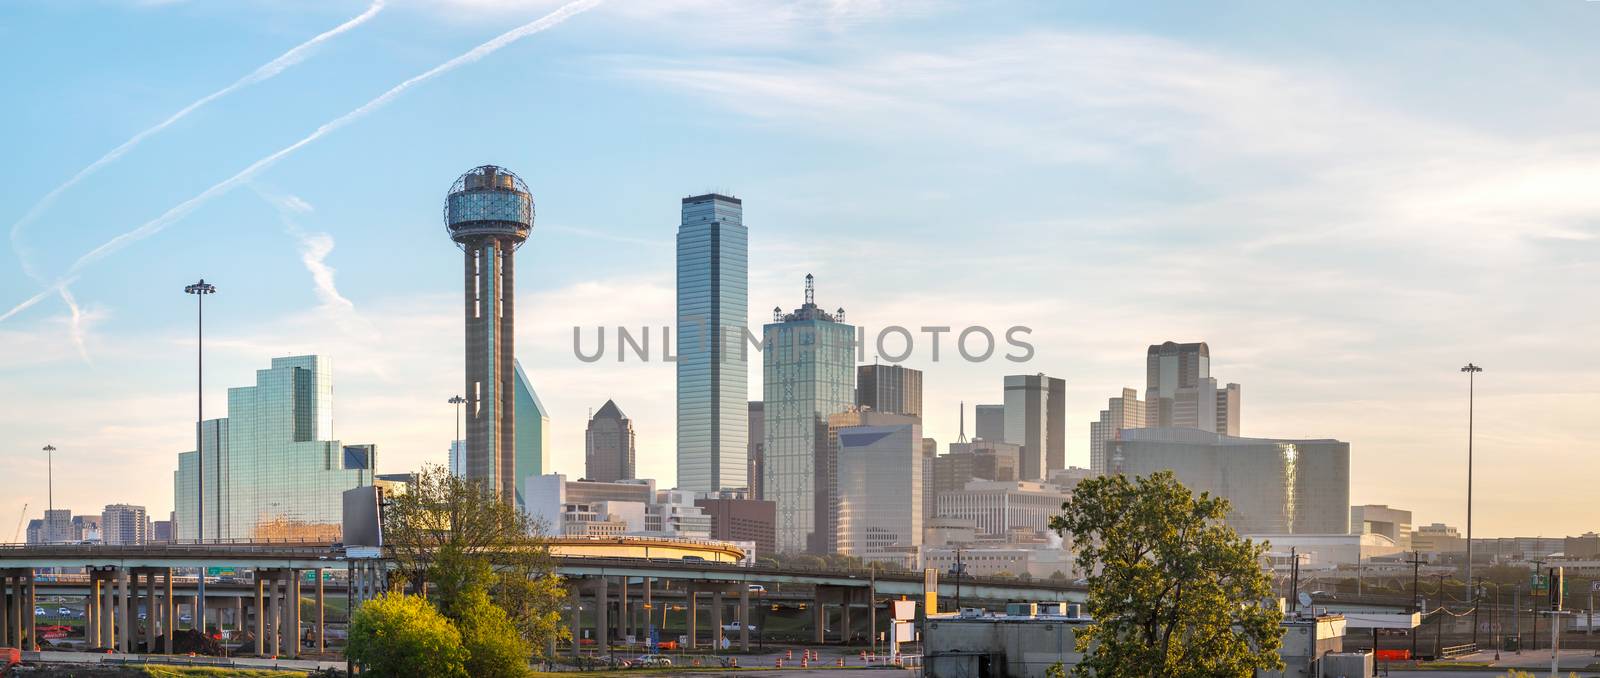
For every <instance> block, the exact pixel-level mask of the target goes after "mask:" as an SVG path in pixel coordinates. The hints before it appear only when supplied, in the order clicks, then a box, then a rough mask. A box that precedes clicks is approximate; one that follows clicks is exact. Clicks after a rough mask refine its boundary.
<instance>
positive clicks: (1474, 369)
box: [1461, 363, 1483, 640]
mask: <svg viewBox="0 0 1600 678" xmlns="http://www.w3.org/2000/svg"><path fill="white" fill-rule="evenodd" d="M1461 371H1462V372H1466V373H1467V583H1468V584H1470V583H1472V417H1473V409H1474V405H1475V403H1474V399H1475V397H1476V393H1475V391H1476V388H1477V384H1476V381H1477V379H1476V377H1477V376H1478V373H1479V372H1482V371H1483V368H1482V367H1478V366H1477V365H1474V364H1472V363H1467V365H1466V367H1463V368H1461ZM1472 604H1473V605H1477V604H1478V597H1477V592H1476V591H1474V592H1473V597H1472ZM1473 639H1474V640H1476V639H1477V627H1473Z"/></svg>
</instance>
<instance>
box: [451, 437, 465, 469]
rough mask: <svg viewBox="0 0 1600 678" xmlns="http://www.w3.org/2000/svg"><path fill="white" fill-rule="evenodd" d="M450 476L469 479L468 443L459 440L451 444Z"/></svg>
mask: <svg viewBox="0 0 1600 678" xmlns="http://www.w3.org/2000/svg"><path fill="white" fill-rule="evenodd" d="M449 454H450V475H453V476H455V477H457V478H465V477H467V441H465V440H457V441H455V442H452V443H450V452H449Z"/></svg>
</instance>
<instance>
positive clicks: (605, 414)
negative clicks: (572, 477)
mask: <svg viewBox="0 0 1600 678" xmlns="http://www.w3.org/2000/svg"><path fill="white" fill-rule="evenodd" d="M583 438H584V446H583V449H584V457H583V458H584V464H583V469H584V472H583V476H584V478H585V479H587V480H592V481H595V482H600V483H610V482H616V481H618V480H630V479H632V478H633V477H634V472H633V468H634V433H633V421H632V420H630V419H628V416H627V415H625V414H623V413H622V410H621V409H618V408H617V403H616V402H614V401H611V400H607V401H606V404H604V405H601V406H600V411H599V412H595V413H594V416H593V417H590V418H589V428H588V430H586V431H585V432H584V436H583Z"/></svg>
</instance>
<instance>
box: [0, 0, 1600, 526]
mask: <svg viewBox="0 0 1600 678" xmlns="http://www.w3.org/2000/svg"><path fill="white" fill-rule="evenodd" d="M1597 26H1600V3H1596V2H1580V1H1566V2H1563V1H1551V2H1539V3H1523V4H1505V3H1490V2H1415V3H1405V4H1399V5H1396V4H1393V3H1380V2H1352V3H1338V4H1331V5H1303V4H1293V3H1289V4H1285V3H1233V2H1212V3H1183V2H1173V3H1136V4H1129V3H1120V2H1072V3H1061V2H1037V3H1010V2H998V1H996V2H979V3H961V2H953V1H939V0H929V1H915V0H814V1H807V0H790V1H779V0H683V1H681V2H665V1H655V0H649V1H637V0H636V1H631V2H625V1H604V2H601V1H596V0H580V2H576V3H572V4H566V5H564V4H563V3H560V2H555V1H548V0H521V1H519V0H499V1H491V0H442V1H436V2H423V1H421V0H388V1H387V2H370V1H369V0H350V1H343V0H340V1H334V0H319V1H317V2H311V1H309V0H306V1H301V0H288V1H284V2H264V1H250V0H245V1H239V2H221V1H217V2H211V1H208V2H198V1H191V2H184V1H181V0H172V1H160V0H139V1H135V0H83V1H75V2H54V1H46V0H20V1H17V2H8V3H4V4H3V5H0V60H3V62H4V63H6V64H8V66H7V68H5V71H6V75H5V78H4V84H5V89H6V92H7V97H6V105H5V106H3V107H0V158H3V160H0V226H5V227H6V228H7V234H8V236H9V240H8V243H7V244H8V245H9V250H8V251H5V252H0V314H3V315H0V318H3V319H0V385H3V388H0V404H3V406H0V454H4V455H5V456H4V458H3V459H0V518H3V519H4V520H5V521H6V522H0V525H8V526H9V525H11V524H12V523H10V522H9V521H11V520H12V519H13V518H15V517H18V516H20V515H21V513H20V512H21V511H22V510H23V508H22V507H23V505H24V504H25V503H26V504H27V505H28V509H27V516H28V517H37V516H39V515H40V514H41V509H42V508H43V507H44V505H45V504H46V502H47V501H48V499H47V497H46V494H47V491H46V487H47V483H46V474H47V469H46V458H45V454H44V453H43V452H41V451H40V449H41V448H42V447H43V446H44V445H46V444H51V445H54V446H55V447H56V448H58V449H57V451H56V452H55V455H54V456H55V471H56V475H59V476H61V478H62V479H61V480H60V481H56V482H55V498H54V502H55V505H56V506H58V507H66V508H71V509H73V510H74V511H76V512H81V513H94V512H98V511H99V510H100V509H101V508H102V507H103V506H104V505H106V504H112V503H134V504H142V505H145V506H147V507H148V508H149V509H150V510H151V513H152V514H153V515H154V516H155V517H164V516H165V515H166V513H167V511H169V510H170V509H171V506H172V472H173V470H174V469H175V467H176V463H177V453H178V452H180V451H183V450H187V449H190V448H191V447H192V442H191V441H192V440H193V430H194V429H193V417H194V410H195V399H196V384H195V369H194V368H195V308H194V304H195V300H194V298H193V297H190V296H187V295H184V294H183V293H182V289H183V286H184V285H186V284H188V283H191V282H193V281H194V280H196V279H197V278H201V277H204V278H205V279H206V280H207V281H208V282H213V283H215V284H216V286H217V288H218V293H217V294H216V295H213V296H211V297H208V298H207V300H206V312H205V331H206V340H205V360H206V371H205V380H204V384H203V394H204V399H205V403H206V408H207V413H208V416H221V415H222V414H224V410H225V407H226V389H227V388H229V387H236V386H248V385H250V384H252V383H253V378H254V377H253V374H254V371H255V370H258V369H264V368H266V367H267V365H268V363H269V362H270V360H271V358H273V357H274V356H284V355H295V354H304V353H316V354H320V355H323V356H326V357H328V358H329V359H330V360H331V361H332V364H333V369H334V394H335V399H336V404H335V411H334V435H335V437H337V438H338V439H340V440H343V441H345V442H370V443H374V444H376V445H377V446H378V449H379V464H380V469H379V470H380V471H381V472H402V471H408V470H414V469H416V468H419V467H420V466H421V465H423V464H428V463H433V464H443V463H445V461H446V449H447V446H448V444H449V440H450V438H451V437H452V435H453V431H454V429H453V427H454V412H453V409H452V406H450V405H449V404H447V403H446V400H447V399H448V398H449V397H450V396H451V395H453V394H455V393H457V392H459V391H460V389H461V383H462V370H463V360H462V357H461V351H462V330H461V326H460V322H461V321H460V315H459V314H460V310H459V309H460V304H461V303H462V301H461V299H460V296H459V295H460V289H459V285H460V268H459V267H460V266H461V255H460V253H459V251H458V250H457V249H456V248H455V246H454V245H453V244H452V243H451V242H450V241H449V239H448V238H447V236H446V235H445V232H444V228H443V224H442V222H441V217H440V210H441V207H442V204H443V200H444V196H445V193H446V192H447V190H448V188H449V186H450V183H451V182H452V181H453V180H454V179H455V178H456V177H457V176H458V175H459V174H461V173H462V172H464V171H466V170H467V169H469V168H472V167H474V166H477V165H482V164H497V165H502V166H505V167H507V168H510V169H511V170H513V171H515V172H517V173H518V174H519V175H521V176H522V177H523V178H524V179H525V180H526V181H527V183H528V185H529V186H530V187H531V190H532V193H533V194H534V198H535V202H536V203H537V212H538V217H537V224H536V225H535V227H534V230H533V234H532V236H531V237H530V238H529V240H528V242H527V244H526V245H525V246H524V247H522V249H521V250H520V251H519V252H518V254H517V278H516V285H517V290H516V293H517V316H516V318H517V322H518V326H517V337H516V341H517V347H516V352H517V356H518V358H519V360H520V361H521V363H522V364H523V367H524V368H525V370H526V371H527V372H528V374H529V376H530V378H531V380H532V381H533V382H534V386H535V388H536V390H537V391H538V392H539V395H540V397H541V399H542V400H543V402H544V403H545V405H546V406H547V408H548V409H549V410H550V415H551V426H552V430H551V442H552V445H553V453H552V457H553V461H554V466H555V467H556V470H558V471H561V472H564V473H567V474H568V475H569V476H571V477H576V476H579V475H581V474H582V463H583V461H582V460H583V431H584V426H585V423H586V417H587V415H588V413H589V412H590V411H591V410H593V409H596V408H598V407H600V406H601V405H602V404H603V403H604V402H605V401H606V400H607V399H614V400H615V401H616V402H617V404H618V406H619V407H621V409H622V410H623V411H624V412H625V413H627V414H628V415H629V416H630V417H631V418H632V419H633V424H634V427H635V429H636V431H637V433H638V447H639V451H638V472H639V474H640V475H641V476H643V477H654V478H657V479H658V480H659V481H660V484H661V486H671V485H672V484H673V480H674V474H675V471H674V440H675V436H674V408H673V404H672V403H673V388H674V381H673V367H672V365H671V364H670V363H666V362H662V361H660V360H659V347H660V344H659V342H660V334H659V332H660V329H659V328H660V327H661V326H662V325H665V324H668V323H669V322H670V320H671V318H672V316H673V300H674V292H673V285H674V275H675V268H674V266H675V264H674V247H673V239H674V235H675V231H676V227H677V221H678V216H679V215H678V209H679V200H680V199H681V198H682V197H684V196H687V195H694V194H699V193H705V192H709V191H719V192H724V193H731V194H734V195H737V196H739V197H740V198H742V199H743V201H744V208H745V223H746V225H747V226H748V227H749V230H750V255H749V265H750V309H751V310H750V324H751V326H752V327H758V326H759V325H760V324H761V323H763V322H766V321H767V320H769V319H770V311H768V310H767V309H770V308H772V307H773V306H780V307H783V308H785V309H790V308H793V307H795V306H797V305H798V304H799V303H800V302H801V295H802V279H803V277H804V276H805V274H807V273H812V274H815V275H816V277H817V300H818V302H819V304H821V305H822V306H823V307H825V308H830V309H831V308H836V307H843V308H845V309H846V310H847V312H848V318H849V320H850V321H851V322H852V323H854V324H858V325H861V326H864V327H867V328H869V331H871V332H874V333H875V332H876V331H877V329H878V328H882V327H885V326H888V325H900V326H905V327H909V328H913V329H915V328H919V327H922V326H950V327H953V328H956V329H957V330H958V331H959V329H960V328H964V327H968V326H973V325H978V326H984V327H989V328H996V330H995V331H996V333H997V334H999V333H1001V332H1003V330H1004V328H1007V327H1011V326H1016V325H1022V326H1027V327H1029V328H1031V329H1032V332H1031V334H1030V335H1028V340H1029V341H1030V343H1032V344H1033V345H1034V347H1035V349H1036V352H1035V355H1034V356H1033V359H1032V360H1031V361H1029V362H1028V363H1026V364H1023V365H1018V364H1015V363H1010V362H1006V361H1004V360H1001V359H998V358H996V359H994V360H991V361H988V362H984V363H967V362H965V361H960V360H952V359H951V349H952V345H951V344H950V343H949V342H950V335H946V336H945V337H944V342H945V343H944V344H943V345H942V347H941V348H942V349H943V353H942V354H941V360H940V361H939V362H938V363H935V362H933V360H932V358H931V346H930V345H929V343H928V336H927V335H925V334H920V333H919V334H918V343H917V350H916V352H915V353H914V354H913V356H912V358H910V359H909V360H908V361H907V362H906V363H905V364H907V365H909V366H912V367H918V368H921V369H924V370H926V376H925V394H924V398H925V402H924V409H925V412H926V415H925V431H926V434H927V435H929V436H931V437H934V438H936V439H938V440H939V441H940V442H941V449H942V447H943V444H944V443H948V442H950V441H953V440H955V439H956V437H957V434H958V427H959V418H958V412H959V407H960V403H962V402H965V403H966V406H967V408H968V418H969V419H970V416H971V415H970V408H971V406H972V405H974V404H977V403H993V402H1000V401H1001V399H1002V393H1001V381H1002V377H1003V376H1004V375H1005V374H1008V373H1009V374H1017V373H1033V372H1044V373H1047V374H1049V375H1051V376H1058V377H1061V378H1063V379H1065V380H1066V383H1067V391H1066V393H1067V398H1068V402H1067V446H1068V449H1067V457H1068V462H1069V463H1070V464H1075V465H1080V466H1087V465H1088V429H1089V427H1088V422H1089V421H1091V420H1093V419H1094V418H1095V417H1096V414H1097V411H1098V410H1100V409H1101V408H1103V407H1105V406H1106V399H1107V398H1108V397H1110V396H1113V395H1117V394H1118V393H1119V391H1120V389H1121V388H1122V387H1124V386H1127V387H1134V388H1138V389H1140V390H1141V391H1142V390H1143V380H1144V360H1143V358H1144V352H1145V349H1146V347H1147V346H1148V345H1149V344H1152V343H1160V342H1162V341H1167V340H1173V341H1206V342H1208V343H1209V344H1210V347H1211V355H1212V374H1213V376H1216V377H1217V378H1218V379H1219V381H1221V382H1223V383H1227V382H1237V383H1239V384H1241V385H1242V390H1243V407H1242V410H1243V412H1242V430H1243V433H1244V434H1245V435H1247V436H1263V437H1271V436H1279V437H1317V438H1323V437H1332V438H1338V439H1340V440H1344V441H1348V442H1349V443H1350V445H1351V490H1350V496H1351V501H1352V503H1357V504H1363V503H1384V504H1389V505H1391V506H1397V507H1401V508H1406V509H1410V510H1412V511H1413V512H1414V519H1413V520H1414V522H1415V523H1416V524H1427V523H1431V522H1445V523H1449V524H1452V525H1457V526H1464V522H1465V516H1466V497H1465V495H1466V492H1465V490H1466V464H1465V461H1466V456H1467V438H1468V436H1467V418H1468V411H1467V410H1468V397H1467V396H1468V384H1467V381H1466V376H1465V375H1463V374H1461V373H1460V372H1459V368H1460V367H1461V366H1462V365H1464V364H1466V363H1467V362H1468V361H1471V362H1474V363H1476V364H1479V365H1481V366H1483V367H1484V372H1483V373H1482V374H1480V375H1478V380H1477V385H1476V415H1475V422H1474V426H1475V431H1476V437H1475V445H1474V451H1473V453H1474V458H1475V462H1476V466H1475V469H1476V472H1475V483H1476V484H1475V495H1474V497H1475V504H1474V534H1475V535H1477V536H1511V535H1530V536H1532V535H1543V536H1556V535H1568V534H1578V533H1581V532H1584V531H1589V530H1596V529H1600V521H1597V519H1596V518H1597V516H1600V513H1597V512H1596V511H1595V510H1594V509H1593V486H1594V484H1593V479H1594V477H1595V476H1596V475H1597V473H1600V460H1597V457H1600V441H1597V439H1596V437H1595V435H1594V434H1593V431H1594V427H1593V425H1592V420H1593V417H1594V413H1595V412H1596V411H1600V352H1596V351H1594V350H1592V348H1585V346H1587V344H1588V343H1590V342H1591V341H1592V339H1590V340H1585V339H1584V338H1585V337H1590V338H1592V337H1594V336H1596V335H1600V312H1597V311H1600V303H1597V301H1596V293H1595V292H1596V290H1597V289H1600V191H1597V190H1596V189H1595V186H1596V185H1600V133H1597V132H1596V128H1595V125H1594V122H1595V119H1596V117H1595V115H1596V111H1597V110H1600V82H1597V81H1596V80H1595V78H1594V77H1593V73H1595V72H1597V70H1600V47H1596V44H1595V42H1594V40H1593V35H1594V34H1595V31H1596V28H1597ZM618 326H627V327H630V328H640V327H652V328H655V330H653V332H654V334H655V335H656V336H655V337H654V339H655V341H656V342H657V344H656V348H657V351H658V355H657V356H656V357H657V358H658V360H656V361H653V362H649V363H641V362H639V361H637V360H633V359H632V356H630V360H629V361H627V362H623V363H618V362H616V361H615V355H616V354H615V345H614V344H613V345H612V346H611V349H612V350H611V351H610V352H608V353H607V356H606V359H604V360H601V361H599V362H594V363H588V362H584V361H581V360H578V359H577V358H576V357H575V356H574V352H573V347H572V340H573V328H574V327H581V328H584V335H583V336H584V337H585V339H586V341H593V337H594V328H597V327H606V328H608V334H607V337H608V341H614V337H615V328H616V327H618ZM869 336H870V335H869ZM897 342H898V340H894V339H891V340H890V344H889V346H890V347H894V346H896V345H897ZM1001 348H1002V351H1003V350H1004V348H1005V347H1004V346H1002V347H1001ZM873 353H874V350H873V349H869V350H868V352H867V358H866V359H867V361H868V362H871V361H872V360H873V359H874V356H873ZM760 379H761V377H760V370H759V369H753V370H751V383H750V394H751V397H752V398H755V399H759V398H760V393H761V383H760ZM968 425H969V426H970V422H969V424H968ZM969 434H970V431H969ZM6 538H9V537H0V541H3V540H4V539H6Z"/></svg>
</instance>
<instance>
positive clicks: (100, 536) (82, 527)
mask: <svg viewBox="0 0 1600 678" xmlns="http://www.w3.org/2000/svg"><path fill="white" fill-rule="evenodd" d="M100 519H101V516H98V515H93V516H73V517H72V541H82V542H104V540H105V534H104V533H103V532H101V530H100ZM168 541H171V537H168Z"/></svg>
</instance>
